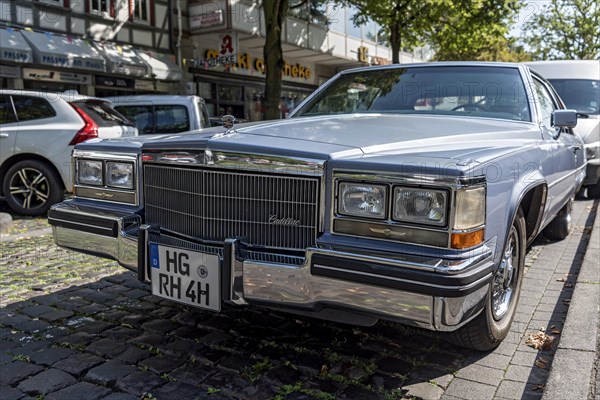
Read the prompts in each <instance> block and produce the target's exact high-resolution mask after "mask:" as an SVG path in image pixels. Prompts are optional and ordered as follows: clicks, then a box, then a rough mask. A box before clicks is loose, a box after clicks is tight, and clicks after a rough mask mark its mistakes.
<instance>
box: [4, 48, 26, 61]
mask: <svg viewBox="0 0 600 400" xmlns="http://www.w3.org/2000/svg"><path fill="white" fill-rule="evenodd" d="M1 58H2V59H3V60H5V61H14V62H22V63H26V62H29V61H31V60H30V59H31V56H30V54H29V53H28V52H25V51H20V50H16V49H12V48H11V49H2V57H1Z"/></svg>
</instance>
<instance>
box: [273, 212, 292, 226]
mask: <svg viewBox="0 0 600 400" xmlns="http://www.w3.org/2000/svg"><path fill="white" fill-rule="evenodd" d="M269 223H270V224H273V225H285V226H299V225H300V220H299V219H294V218H291V217H281V218H279V216H278V215H276V214H271V215H269Z"/></svg>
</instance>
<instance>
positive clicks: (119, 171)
mask: <svg viewBox="0 0 600 400" xmlns="http://www.w3.org/2000/svg"><path fill="white" fill-rule="evenodd" d="M106 185H107V186H112V187H118V188H124V189H133V164H131V163H122V162H114V161H108V162H107V163H106Z"/></svg>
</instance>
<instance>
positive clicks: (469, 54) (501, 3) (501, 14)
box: [426, 0, 529, 61]
mask: <svg viewBox="0 0 600 400" xmlns="http://www.w3.org/2000/svg"><path fill="white" fill-rule="evenodd" d="M522 6H523V3H522V2H521V1H506V0H466V1H465V0H454V1H451V2H448V4H447V6H446V7H444V8H442V9H440V10H439V11H440V15H439V17H438V22H436V23H435V24H434V25H433V29H432V30H431V31H430V32H426V41H427V42H428V43H429V45H430V46H431V47H432V48H433V50H435V59H436V60H478V61H525V60H528V59H529V55H528V54H526V53H525V52H524V51H523V50H522V48H518V47H516V46H515V43H514V42H515V39H513V38H510V37H508V34H509V31H510V25H511V24H512V21H513V19H514V18H515V17H516V16H517V14H518V11H519V9H520V8H521V7H522Z"/></svg>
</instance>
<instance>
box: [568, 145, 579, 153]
mask: <svg viewBox="0 0 600 400" xmlns="http://www.w3.org/2000/svg"><path fill="white" fill-rule="evenodd" d="M569 149H571V150H573V152H574V153H577V150H581V146H569Z"/></svg>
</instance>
